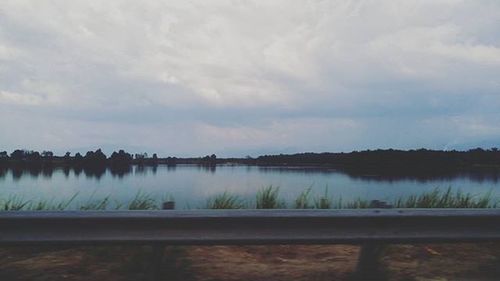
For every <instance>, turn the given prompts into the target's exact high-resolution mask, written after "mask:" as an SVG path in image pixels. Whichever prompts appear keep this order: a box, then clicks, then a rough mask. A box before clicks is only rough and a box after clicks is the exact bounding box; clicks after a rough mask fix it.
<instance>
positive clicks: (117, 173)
mask: <svg viewBox="0 0 500 281" xmlns="http://www.w3.org/2000/svg"><path fill="white" fill-rule="evenodd" d="M158 166H161V167H162V168H163V169H165V168H166V170H167V171H168V172H174V171H176V169H177V165H163V164H160V165H111V166H96V167H86V166H75V167H69V166H64V167H41V166H28V167H25V166H24V167H23V166H15V167H11V168H6V167H0V178H3V177H6V176H7V174H8V173H9V171H10V173H11V174H12V178H13V179H14V181H18V180H19V179H21V178H22V177H25V176H30V177H35V178H36V177H39V176H43V177H44V178H51V177H52V176H53V174H54V173H56V172H57V171H59V172H60V173H62V174H64V176H65V177H66V178H68V177H70V176H71V175H72V174H73V175H74V176H75V177H79V176H81V174H82V173H83V174H84V175H85V177H87V178H94V179H97V180H100V179H101V178H102V177H103V176H104V175H105V174H106V173H109V174H110V175H111V176H113V177H118V178H123V177H125V176H128V175H134V174H135V175H142V176H146V175H149V174H153V175H155V174H156V173H157V172H158ZM189 166H190V167H196V168H197V169H198V171H200V172H205V173H215V172H216V170H217V166H216V165H189ZM253 169H257V170H258V172H259V173H283V174H297V173H299V174H300V173H301V174H322V175H333V174H339V175H346V176H348V177H349V178H351V179H354V180H360V181H368V182H390V183H392V182H398V181H401V180H412V181H417V182H420V183H426V182H431V181H451V180H456V179H468V180H471V181H473V182H478V183H482V182H492V183H495V184H497V183H499V182H500V170H497V169H481V170H471V171H454V172H446V173H417V172H415V173H410V172H405V173H379V174H375V173H374V174H370V173H366V172H364V173H363V172H356V171H348V170H337V169H332V168H322V167H319V168H318V167H283V166H281V167H277V166H274V167H270V166H266V167H262V166H257V167H256V166H247V171H252V170H253Z"/></svg>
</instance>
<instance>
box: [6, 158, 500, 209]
mask: <svg viewBox="0 0 500 281" xmlns="http://www.w3.org/2000/svg"><path fill="white" fill-rule="evenodd" d="M269 185H273V186H279V187H280V194H281V197H282V198H283V199H285V200H286V201H287V202H292V201H293V200H294V199H295V198H296V196H297V195H298V194H300V193H301V192H302V191H304V190H306V189H307V188H311V189H312V192H313V194H316V195H321V194H323V193H324V192H325V188H328V193H329V195H331V196H333V198H334V199H338V198H339V197H342V199H343V200H345V201H348V200H351V199H357V198H362V199H379V200H386V201H392V200H393V199H394V198H396V197H400V196H408V195H411V194H420V193H422V192H425V191H430V190H433V189H435V188H440V189H443V190H444V189H446V188H448V187H450V186H451V187H452V188H453V189H456V190H458V189H460V190H461V191H464V192H470V193H472V194H477V195H482V194H485V193H487V192H490V191H491V192H492V195H493V197H494V198H498V195H499V194H500V193H499V191H500V176H499V175H491V174H490V175H481V174H475V175H470V174H464V175H454V176H448V177H433V178H402V177H399V178H395V177H380V176H376V175H348V174H345V173H342V172H339V171H336V170H333V169H325V168H323V169H319V168H307V167H257V166H240V165H234V166H233V165H220V166H216V167H203V166H197V165H176V166H167V165H158V166H156V167H150V166H148V167H140V166H132V167H130V169H127V170H126V171H124V172H119V173H117V172H116V171H111V170H109V169H106V170H103V171H101V172H99V173H97V174H96V173H89V172H85V171H81V170H80V171H74V170H63V169H54V170H50V171H36V172H33V171H31V172H30V171H13V170H4V171H2V172H1V173H0V198H8V197H9V196H16V197H18V198H23V199H24V200H31V199H33V200H54V201H58V200H63V199H68V198H70V197H72V196H73V195H75V194H76V193H78V196H77V197H76V200H75V202H76V203H79V202H86V201H88V199H89V198H94V199H99V198H104V197H106V196H108V195H110V196H111V198H112V199H113V200H118V201H120V202H127V201H129V200H130V199H131V198H133V197H134V196H135V195H136V194H137V193H138V192H143V193H148V194H151V195H152V196H154V197H155V198H157V199H158V200H162V199H163V198H167V197H168V196H169V195H171V196H173V197H174V199H175V201H176V204H177V208H178V209H182V208H187V207H190V208H196V207H200V206H203V205H204V204H205V201H206V199H207V198H208V197H210V196H213V195H216V194H220V193H223V192H224V191H229V192H231V193H234V194H238V195H240V196H241V197H243V198H246V199H249V200H252V199H253V198H254V197H255V194H256V192H257V191H258V190H259V189H260V188H262V187H265V186H269Z"/></svg>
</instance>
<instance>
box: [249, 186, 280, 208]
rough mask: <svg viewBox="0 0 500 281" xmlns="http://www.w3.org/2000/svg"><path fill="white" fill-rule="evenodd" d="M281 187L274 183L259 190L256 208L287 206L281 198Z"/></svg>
mask: <svg viewBox="0 0 500 281" xmlns="http://www.w3.org/2000/svg"><path fill="white" fill-rule="evenodd" d="M279 190H280V188H279V187H273V186H272V185H270V186H268V187H264V188H262V189H261V190H259V191H258V192H257V195H256V197H255V201H256V204H255V208H256V209H282V208H285V207H286V204H285V202H284V201H282V200H280V199H279Z"/></svg>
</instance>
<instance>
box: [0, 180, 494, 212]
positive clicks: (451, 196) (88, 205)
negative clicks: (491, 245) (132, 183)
mask: <svg viewBox="0 0 500 281" xmlns="http://www.w3.org/2000/svg"><path fill="white" fill-rule="evenodd" d="M93 195H94V194H92V196H91V197H90V198H89V199H88V200H86V201H84V202H80V203H78V202H76V198H77V196H78V193H76V194H75V195H73V196H72V197H71V198H69V199H67V200H61V201H59V202H55V201H54V200H40V201H35V200H26V199H24V198H23V197H21V196H16V195H13V196H9V197H8V198H6V199H1V198H0V211H49V210H50V211H63V210H82V211H91V210H111V209H114V210H158V209H161V205H162V202H163V201H164V200H166V199H168V201H173V197H172V196H171V195H169V196H167V197H165V196H164V197H163V198H155V197H153V195H151V194H149V193H144V192H142V191H139V192H137V193H136V195H135V197H134V198H132V199H131V200H130V201H128V202H125V203H124V202H118V201H112V200H111V197H110V196H106V197H104V198H102V199H94V196H93ZM255 200H256V202H255V205H254V204H251V203H249V202H247V201H245V200H243V199H242V198H240V197H239V196H238V195H235V194H232V193H229V192H227V191H226V192H224V193H221V194H218V195H215V196H212V197H210V198H208V199H207V200H206V203H205V205H204V207H203V208H205V209H243V208H247V207H248V206H255V208H256V209H283V208H286V203H285V201H284V200H282V199H280V198H279V187H274V186H268V187H264V188H262V189H260V190H259V191H258V192H257V194H256V197H255ZM388 203H392V206H393V207H394V208H497V202H496V201H494V200H493V198H492V196H491V192H488V193H486V194H484V195H474V194H471V193H464V192H461V191H460V190H456V191H454V190H453V189H452V188H451V187H449V188H447V189H445V190H440V189H438V188H436V189H434V190H432V191H430V192H424V193H422V194H420V195H410V196H406V197H399V198H397V199H395V200H394V201H393V202H388ZM370 204H371V201H370V200H364V199H361V198H358V199H355V200H351V201H348V202H344V201H343V200H342V198H341V197H339V198H338V200H337V201H334V200H333V197H332V196H330V195H329V193H328V187H326V188H325V192H324V193H323V194H322V195H319V196H313V192H312V189H311V188H307V189H306V190H304V191H303V192H301V193H300V194H299V195H298V196H297V198H296V199H295V201H294V204H293V205H292V206H293V208H294V209H364V208H369V207H370Z"/></svg>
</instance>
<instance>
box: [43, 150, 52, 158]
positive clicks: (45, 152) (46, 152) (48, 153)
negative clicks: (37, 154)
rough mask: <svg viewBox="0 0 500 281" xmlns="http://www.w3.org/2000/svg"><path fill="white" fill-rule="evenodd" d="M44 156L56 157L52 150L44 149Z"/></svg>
mask: <svg viewBox="0 0 500 281" xmlns="http://www.w3.org/2000/svg"><path fill="white" fill-rule="evenodd" d="M42 157H44V158H52V157H54V152H52V151H43V152H42Z"/></svg>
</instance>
